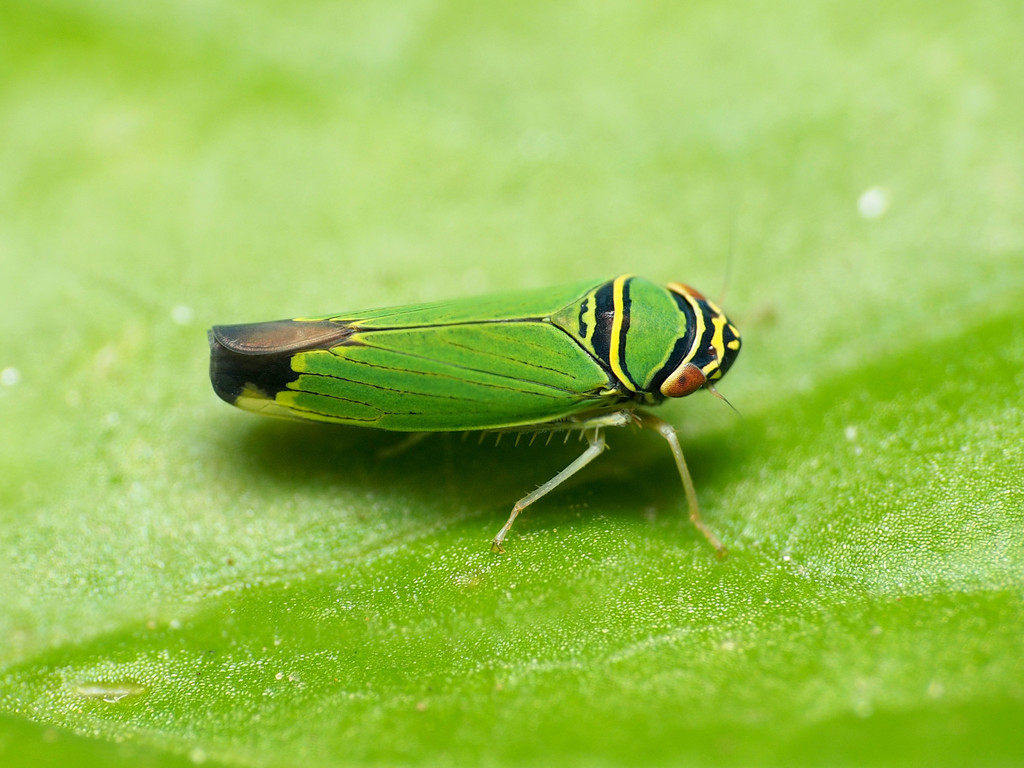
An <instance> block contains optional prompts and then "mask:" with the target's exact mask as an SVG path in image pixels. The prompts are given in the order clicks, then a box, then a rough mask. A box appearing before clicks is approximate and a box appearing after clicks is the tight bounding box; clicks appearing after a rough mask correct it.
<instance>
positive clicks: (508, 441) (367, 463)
mask: <svg viewBox="0 0 1024 768" xmlns="http://www.w3.org/2000/svg"><path fill="white" fill-rule="evenodd" d="M239 430H240V431H241V432H242V434H241V435H240V436H239V439H237V441H236V442H235V444H236V446H238V449H237V450H236V451H235V455H236V457H237V461H236V464H237V466H238V471H239V472H240V473H242V474H243V475H246V476H248V477H247V478H246V480H247V481H251V482H253V483H257V484H265V483H268V482H272V483H274V484H275V485H277V486H285V487H288V488H289V489H291V490H293V491H294V492H295V493H296V494H301V495H304V496H308V497H310V498H320V499H327V498H336V497H337V496H338V495H348V494H351V493H355V494H370V495H373V496H375V497H378V498H379V497H381V496H382V495H387V496H389V497H391V498H395V499H402V500H404V501H405V502H406V503H407V504H412V505H414V506H424V507H428V508H434V509H438V510H439V512H438V514H443V511H441V510H444V509H451V510H454V511H457V512H460V513H462V514H465V513H467V512H472V513H475V514H479V515H481V516H486V515H493V517H494V520H493V522H494V524H495V526H497V525H499V524H500V523H501V522H502V521H503V520H504V514H506V513H507V510H508V509H510V508H511V506H512V504H513V503H515V501H516V500H518V499H519V498H521V497H522V496H523V495H524V494H526V493H528V492H530V491H531V490H533V489H534V488H535V487H537V486H538V485H540V484H541V483H543V482H544V481H546V480H547V479H548V478H550V477H552V476H553V475H554V474H555V473H556V472H558V471H559V470H561V469H562V468H563V467H565V466H566V465H567V464H569V462H571V461H572V460H573V459H575V458H576V457H577V456H578V455H579V454H580V453H581V452H582V451H583V449H584V447H585V446H586V443H585V442H583V441H581V440H579V439H578V435H577V434H576V433H572V434H570V435H569V436H568V439H566V438H565V435H564V434H554V435H552V436H551V437H550V440H549V435H548V434H543V433H542V434H539V435H537V436H536V437H535V439H534V440H533V441H532V444H531V440H530V438H531V435H529V434H526V435H520V436H519V437H520V439H519V441H518V444H517V441H516V437H517V435H516V434H513V433H504V434H502V433H495V432H485V433H480V432H468V433H461V432H455V433H446V432H442V433H433V434H427V435H424V436H423V438H422V439H420V440H418V441H416V442H414V443H413V444H410V445H404V441H406V440H407V439H408V435H407V433H400V432H381V431H377V430H364V429H359V428H356V427H345V426H339V425H334V424H330V425H319V424H303V423H292V422H285V421H281V422H267V423H261V424H258V425H251V426H245V427H239ZM607 437H608V442H609V445H610V449H609V450H608V451H607V452H606V453H605V454H604V455H602V456H600V457H599V458H598V459H597V460H596V461H595V462H594V463H593V464H592V465H591V466H589V467H587V468H586V469H584V470H583V471H582V472H580V473H579V475H577V476H575V477H573V478H572V479H570V480H569V481H568V482H566V483H565V484H564V485H563V486H562V487H559V488H558V489H557V490H555V491H554V492H552V493H551V494H550V496H547V497H545V498H544V499H543V500H542V501H541V502H539V503H538V504H537V505H536V506H535V507H532V508H530V509H528V510H527V511H525V512H524V513H523V516H522V518H521V520H522V521H523V524H522V527H523V530H526V529H528V527H536V526H545V527H548V526H551V527H554V526H557V525H558V524H559V523H562V522H565V521H566V520H574V519H578V518H579V517H580V515H581V514H582V513H583V510H590V511H591V512H592V513H599V514H602V515H614V516H616V517H621V518H622V519H629V518H635V519H636V520H638V521H640V520H642V519H643V516H644V515H645V514H646V513H648V512H649V511H650V510H652V509H654V510H656V511H657V513H658V515H659V516H674V515H677V516H678V517H679V525H680V526H687V525H688V523H687V519H686V513H685V499H684V495H683V489H682V487H681V486H680V483H679V477H678V474H677V472H676V469H675V465H674V463H673V460H672V456H671V454H670V453H669V452H668V451H666V450H664V445H663V443H662V442H661V441H660V440H659V439H658V438H657V437H656V436H655V435H653V434H644V433H641V432H640V431H638V430H634V429H629V428H626V429H616V430H610V431H609V433H608V435H607ZM715 456H716V449H715V445H714V442H713V441H700V442H699V443H698V445H697V446H694V449H693V450H690V449H689V448H688V449H687V458H688V460H689V461H690V462H691V466H692V467H693V468H694V470H695V474H696V475H697V477H698V480H697V483H698V488H700V487H701V484H702V482H703V481H704V479H705V473H706V472H707V473H708V474H711V475H717V474H718V472H717V471H716V470H715V469H714V467H715V466H717V465H718V464H719V463H721V465H722V471H723V472H724V471H725V466H724V465H725V464H726V462H727V459H726V458H725V457H721V462H719V460H718V459H717V458H716V457H715ZM531 517H532V518H534V522H527V521H529V519H530V518H531ZM489 532H490V526H487V527H486V531H484V532H483V536H484V537H486V536H487V534H488V533H489Z"/></svg>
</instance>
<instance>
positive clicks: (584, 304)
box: [579, 297, 590, 339]
mask: <svg viewBox="0 0 1024 768" xmlns="http://www.w3.org/2000/svg"><path fill="white" fill-rule="evenodd" d="M589 306H590V298H589V297H588V298H585V299H583V301H581V302H580V317H579V323H580V331H579V333H580V338H581V339H585V338H587V321H586V319H585V318H586V316H587V308H588V307H589Z"/></svg>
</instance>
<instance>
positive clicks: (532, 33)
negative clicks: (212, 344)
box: [0, 0, 1024, 766]
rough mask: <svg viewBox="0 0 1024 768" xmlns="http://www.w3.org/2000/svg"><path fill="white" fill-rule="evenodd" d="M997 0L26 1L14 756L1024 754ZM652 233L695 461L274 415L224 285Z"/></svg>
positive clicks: (1023, 158)
mask: <svg viewBox="0 0 1024 768" xmlns="http://www.w3.org/2000/svg"><path fill="white" fill-rule="evenodd" d="M1022 22H1024V18H1022V12H1021V9H1020V8H1016V7H1010V6H1009V5H1007V4H1004V3H996V2H991V3H986V2H982V3H974V4H969V5H968V4H959V3H938V4H936V3H929V4H924V3H904V4H897V5H895V6H894V5H892V4H884V3H874V2H872V3H868V4H863V3H862V4H857V5H855V6H854V5H848V4H841V3H831V2H827V3H818V4H815V5H814V6H813V7H812V6H808V5H807V4H801V3H776V4H772V5H764V4H756V3H738V4H717V3H706V4H688V5H680V6H678V7H675V6H672V7H669V6H664V7H655V6H638V5H636V4H629V3H617V4H615V3H613V4H597V5H594V4H591V5H585V4H584V5H581V4H575V5H566V4H541V3H537V4H534V3H526V4H516V5H515V6H514V7H513V6H509V7H508V8H504V7H502V6H500V5H497V4H491V5H488V4H474V3H448V4H438V3H426V2H412V1H411V0H410V1H409V2H402V3H399V4H397V5H381V4H374V3H343V4H332V3H318V2H310V3H303V4H299V5H294V4H292V5H288V6H277V5H274V4H269V3H263V4H260V3H255V4H254V3H245V4H242V3H232V2H221V3H205V4H188V3H186V4H178V5H171V6H167V5H159V4H158V5H152V4H150V5H146V4H143V5H139V4H132V3H127V2H117V1H115V2H108V3H104V4H102V5H100V6H95V5H90V4H87V3H82V2H75V1H73V0H49V1H48V2H41V3H39V2H37V3H31V4H29V3H22V2H17V1H16V2H10V3H6V4H3V5H2V6H0V67H2V68H3V70H4V71H5V72H6V73H7V74H8V77H6V78H2V79H0V89H2V97H3V103H4V105H5V109H4V111H3V114H2V115H0V139H2V140H0V168H3V169H4V173H3V182H2V183H0V265H2V268H3V272H2V275H3V280H2V281H0V327H2V329H3V344H2V346H0V425H2V433H0V434H2V437H3V439H2V440H0V523H2V527H0V531H2V533H0V558H2V559H3V561H4V563H5V567H4V568H3V569H0V594H2V595H3V596H4V597H3V601H2V607H0V638H2V642H0V757H2V760H3V763H4V764H5V765H32V766H39V765H48V764H51V765H69V764H90V763H103V764H111V765H118V764H126V765H127V764H133V765H139V764H143V765H159V766H163V765H181V764H196V763H203V764H207V765H209V764H223V765H253V766H278V765H280V766H286V765H296V764H309V765H323V766H334V765H339V766H340V765H367V764H381V765H393V764H429V765H438V764H441V765H467V764H476V765H512V764H559V765H598V764H599V765H609V766H617V765H636V764H652V765H653V764H679V765H706V764H709V763H712V762H713V763H715V764H729V765H744V766H746V765H780V766H792V765H805V764H828V765H850V766H855V765H856V766H861V765H908V764H913V765H924V764H954V765H984V766H991V765H1016V764H1019V763H1020V761H1021V759H1022V758H1024V744H1022V743H1021V740H1020V738H1019V736H1017V731H1016V729H1017V727H1018V724H1019V722H1020V721H1021V719H1022V717H1024V656H1022V654H1021V653H1020V650H1019V649H1020V637H1021V635H1022V632H1024V609H1022V599H1024V588H1022V584H1024V536H1022V535H1021V532H1022V528H1024V484H1022V482H1021V480H1020V477H1021V468H1022V467H1024V409H1022V407H1021V392H1022V389H1024V268H1022V265H1024V216H1022V211H1024V171H1022V169H1024V144H1022V143H1021V141H1020V126H1021V125H1024V101H1021V99H1020V98H1019V87H1020V83H1021V82H1022V81H1024V60H1022V59H1021V57H1020V56H1019V55H1017V50H1018V48H1019V34H1018V31H1019V29H1021V24H1022ZM622 271H636V272H639V273H642V274H644V275H645V276H647V277H650V278H652V279H655V280H659V281H668V280H682V281H685V282H687V283H690V284H693V285H696V286H698V287H700V288H702V289H703V290H704V291H705V292H707V293H708V294H709V295H712V296H714V295H716V292H720V287H721V286H722V285H723V283H727V291H726V296H725V297H724V298H723V300H722V303H723V304H724V305H725V307H726V309H727V310H728V312H729V314H730V317H732V318H733V319H734V320H735V321H736V323H737V325H739V327H740V329H741V330H742V331H743V333H744V349H743V353H742V355H741V356H740V359H739V362H738V363H737V365H736V366H735V367H734V369H733V370H732V371H731V372H730V374H729V376H728V377H727V378H726V379H725V380H724V382H723V383H722V385H721V387H720V389H721V391H722V392H723V394H725V395H726V396H727V397H728V398H729V399H730V401H731V402H732V403H733V404H734V405H735V406H736V407H737V409H738V410H739V411H740V412H741V413H742V414H743V417H742V418H737V417H736V416H735V415H734V414H732V413H731V412H730V411H729V409H727V408H725V407H724V406H723V405H722V404H721V403H718V402H717V401H715V400H714V399H713V398H710V397H704V396H695V397H692V398H689V399H688V400H686V401H684V402H682V403H677V404H673V405H667V406H665V407H663V409H662V412H661V415H663V416H664V417H665V418H667V419H669V420H670V421H672V422H673V423H675V424H677V425H678V426H679V427H680V429H681V432H682V435H683V440H684V448H685V450H686V452H687V458H688V461H689V462H690V466H691V470H692V471H693V474H694V478H695V481H696V483H697V490H698V495H699V497H700V500H701V504H702V506H703V513H704V516H705V519H706V520H707V522H708V523H709V524H710V525H711V526H712V528H713V529H714V530H715V531H716V532H717V533H718V535H719V536H720V537H721V538H722V540H723V541H724V542H725V543H726V545H727V546H728V548H729V555H728V557H726V558H725V559H724V560H721V561H719V560H717V559H716V558H715V556H714V552H713V551H712V550H711V548H710V547H709V546H708V545H707V543H706V542H705V541H704V540H703V538H702V537H701V536H700V534H699V533H697V532H696V531H694V530H693V529H692V527H691V526H690V525H689V523H688V521H687V520H686V516H685V512H684V509H683V506H684V505H683V494H682V489H681V488H680V487H679V482H678V477H677V476H676V475H675V468H674V465H673V461H672V458H671V456H670V455H669V454H668V452H667V451H666V450H665V447H664V444H663V443H662V442H661V441H660V440H659V439H658V438H657V437H656V436H654V435H651V434H646V433H643V432H634V431H629V430H623V431H622V432H621V434H610V435H609V436H608V439H609V443H610V444H611V447H612V450H611V451H609V452H608V453H607V454H606V455H605V456H602V457H601V459H600V460H599V461H598V462H596V463H595V465H594V466H593V467H591V468H588V469H587V470H586V471H585V472H583V473H581V474H580V475H579V476H578V477H576V478H574V480H573V481H572V482H571V483H569V484H567V485H566V486H564V487H562V488H560V489H559V490H558V491H557V492H555V493H553V494H551V495H550V496H548V497H546V498H545V499H544V500H543V501H541V502H540V503H538V504H537V505H535V506H534V507H531V508H530V509H529V510H528V511H527V512H526V513H524V514H523V515H522V516H521V518H520V520H519V521H518V522H517V524H516V527H515V528H514V529H513V533H512V535H511V536H510V538H509V540H508V542H507V546H508V553H507V554H506V555H505V556H500V557H499V556H495V555H493V554H492V553H491V552H490V551H489V541H490V538H491V537H492V536H493V535H494V533H495V532H496V530H497V529H498V527H499V526H500V525H501V523H502V522H503V521H504V519H505V517H506V516H507V514H508V509H509V506H510V505H511V503H512V502H513V501H514V500H515V499H517V498H519V497H520V496H521V495H522V494H523V493H525V492H526V491H528V490H530V489H531V488H532V487H534V486H535V485H536V484H539V483H540V482H543V481H544V480H546V479H547V478H549V477H550V476H551V475H552V474H554V472H556V471H557V470H558V469H560V468H561V467H563V466H564V465H565V464H567V463H568V462H569V461H571V460H572V458H573V457H574V456H575V455H577V454H578V453H579V451H580V450H581V448H580V446H578V445H577V444H575V442H572V441H570V443H569V444H566V445H563V444H562V443H561V442H560V441H555V442H554V443H552V444H551V445H550V446H545V445H543V444H542V443H543V441H538V442H537V444H536V445H534V446H532V447H527V446H526V445H519V446H515V445H513V444H512V442H513V441H512V440H511V439H509V438H506V439H505V440H504V441H503V442H502V443H501V444H500V445H497V446H495V445H494V437H493V436H491V437H489V438H488V439H487V441H485V442H484V443H483V444H479V443H478V441H477V439H476V437H475V436H472V437H470V438H469V439H466V440H463V439H462V438H461V437H460V436H458V435H435V436H432V437H430V438H428V439H427V440H426V441H424V442H422V443H420V444H418V445H416V446H412V447H410V448H408V449H407V450H405V451H404V452H400V453H398V454H397V455H392V456H388V457H387V458H382V456H381V454H382V452H384V453H387V452H388V451H387V449H389V448H393V447H394V446H396V445H397V444H398V443H399V442H400V440H401V436H396V435H389V434H382V433H376V432H371V431H359V430H353V429H342V428H332V427H327V426H317V425H302V424H291V423H277V422H272V421H264V420H260V419H257V418H254V417H252V416H250V415H247V414H243V413H241V412H237V411H234V410H232V409H229V408H227V407H226V406H224V404H223V403H221V402H220V401H218V400H217V398H216V397H215V396H214V395H213V393H212V392H211V390H210V387H209V382H208V380H207V375H206V365H207V347H206V340H205V329H206V328H207V327H208V326H210V325H211V324H213V323H230V322H247V321H257V320H269V319H274V318H281V317H291V316H296V315H314V314H325V313H328V312H335V311H344V310H355V309H361V308H366V307H371V306H381V305H386V304H398V303H407V302H413V301H424V300H432V299H445V298H449V297H455V296H465V295H472V294H473V293H474V292H478V291H485V290H491V289H507V288H518V287H537V286H543V285H547V284H554V283H557V282H565V281H569V280H574V279H587V278H591V277H602V276H609V275H613V274H616V273H618V272H622Z"/></svg>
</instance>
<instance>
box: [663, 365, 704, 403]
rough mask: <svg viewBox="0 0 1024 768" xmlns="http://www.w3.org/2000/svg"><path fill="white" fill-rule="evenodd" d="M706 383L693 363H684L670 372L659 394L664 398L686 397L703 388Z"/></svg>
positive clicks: (702, 374) (702, 372)
mask: <svg viewBox="0 0 1024 768" xmlns="http://www.w3.org/2000/svg"><path fill="white" fill-rule="evenodd" d="M707 381H708V377H707V376H705V375H704V371H702V370H701V369H700V368H698V367H697V366H696V365H694V364H693V363H686V364H685V365H681V366H679V367H678V368H677V369H676V370H674V371H672V373H671V374H670V375H669V377H668V378H667V379H665V383H664V384H662V385H661V394H663V395H664V396H665V397H686V396H687V395H690V394H693V393H694V392H696V391H697V390H698V389H700V388H701V387H703V386H704V385H705V384H706V383H707Z"/></svg>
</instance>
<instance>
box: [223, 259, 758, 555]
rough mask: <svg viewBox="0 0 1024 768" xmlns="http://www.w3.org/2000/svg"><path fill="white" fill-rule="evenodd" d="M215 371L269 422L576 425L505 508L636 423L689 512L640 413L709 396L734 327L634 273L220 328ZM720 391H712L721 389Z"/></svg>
mask: <svg viewBox="0 0 1024 768" xmlns="http://www.w3.org/2000/svg"><path fill="white" fill-rule="evenodd" d="M209 340H210V349H211V356H210V379H211V381H212V383H213V389H214V391H215V392H216V393H217V394H218V395H219V396H220V397H221V398H222V399H223V400H225V401H227V402H228V403H231V404H233V405H237V406H239V407H240V408H244V409H245V410H249V411H255V412H256V413H262V414H266V415H269V416H280V417H286V418H297V419H310V420H313V421H327V422H336V423H339V424H348V425H353V426H361V427H373V428H376V429H386V430H397V431H405V432H455V431H470V430H482V431H499V432H503V431H517V432H554V431H578V432H580V433H582V434H583V435H584V436H585V437H586V440H587V448H586V450H584V451H583V453H582V454H581V455H580V456H579V457H578V458H577V459H576V460H575V461H573V462H572V463H571V464H569V466H567V467H566V468H565V469H563V470H562V471H561V472H559V473H558V474H557V475H555V476H554V477H553V478H551V479H550V480H548V481H547V482H546V483H544V484H543V485H541V486H540V487H538V488H537V489H536V490H534V491H533V492H532V493H529V494H527V495H526V496H524V497H523V498H522V499H520V500H519V501H518V502H516V504H515V505H514V506H513V507H512V513H511V514H510V515H509V518H508V520H507V522H506V523H505V525H504V526H502V528H501V530H500V531H498V533H497V535H496V536H495V537H494V539H493V541H492V542H491V545H492V549H493V550H494V551H495V552H499V553H500V552H504V547H503V543H504V541H505V537H506V536H507V535H508V533H509V530H511V528H512V524H513V523H514V522H515V519H516V516H517V515H518V514H519V513H520V512H521V511H522V510H523V509H525V508H526V507H528V506H530V505H531V504H533V503H534V502H535V501H537V499H539V498H541V497H542V496H544V495H546V494H547V493H550V492H551V491H552V490H553V489H555V488H557V487H558V486H559V485H561V484H562V483H563V482H565V481H566V480H567V479H568V478H570V477H571V476H573V475H574V474H576V473H577V472H579V471H580V470H581V469H583V468H584V467H585V466H587V465H588V464H589V463H590V462H591V461H593V460H594V459H595V458H597V456H599V455H600V454H601V453H602V452H603V451H604V450H605V448H606V443H605V438H604V430H605V429H606V428H607V427H620V426H625V425H628V424H640V425H641V426H644V427H648V428H651V429H653V430H655V431H656V432H658V434H660V435H661V436H662V437H663V438H664V439H665V440H666V441H667V442H668V444H669V447H670V448H671V450H672V455H673V456H674V457H675V462H676V466H677V468H678V470H679V476H680V478H681V479H682V482H683V488H684V491H685V493H686V499H687V504H688V508H689V515H690V520H691V521H692V522H693V524H694V525H695V526H696V527H697V528H698V529H699V530H700V531H701V532H702V533H703V534H704V536H705V537H706V538H707V539H708V541H709V542H710V543H711V544H712V545H713V546H714V547H715V549H716V550H717V551H718V552H719V553H722V552H723V551H724V548H723V547H722V543H721V542H720V541H719V539H718V537H717V536H715V534H714V532H712V531H711V529H710V528H709V527H708V526H707V525H706V524H705V523H704V521H703V520H702V519H701V516H700V512H699V509H698V506H697V496H696V492H695V491H694V488H693V481H692V480H691V478H690V473H689V470H688V469H687V467H686V461H685V459H684V458H683V451H682V448H681V447H680V445H679V439H678V437H677V436H676V432H675V430H674V429H673V427H672V426H671V425H670V424H668V423H667V422H665V421H663V420H661V419H659V418H657V417H656V416H653V415H652V414H649V413H646V412H644V411H642V410H639V409H640V408H641V407H643V406H652V405H657V404H658V403H660V402H662V401H663V400H665V399H666V398H675V397H685V396H686V395H689V394H692V393H694V392H696V391H697V390H699V389H702V388H708V389H711V391H712V392H714V391H715V390H714V386H713V384H714V382H715V381H717V380H718V379H720V378H721V377H722V376H723V375H725V373H726V371H728V370H729V368H730V367H731V366H732V364H733V362H734V361H735V360H736V356H737V355H738V354H739V351H740V334H739V331H738V330H737V329H736V327H735V326H734V325H733V324H732V323H730V322H729V320H728V318H726V316H725V314H724V313H723V312H722V311H721V310H720V309H719V308H718V307H717V306H716V305H715V304H714V303H712V302H711V301H709V300H708V299H706V298H705V297H704V296H703V295H702V294H701V293H699V292H698V291H696V290H694V289H693V288H690V287H689V286H686V285H683V284H682V283H669V284H668V285H667V286H664V287H662V286H659V285H656V284H655V283H652V282H650V281H649V280H645V279H644V278H641V277H636V276H635V275H628V274H627V275H619V276H618V277H615V278H612V279H610V280H601V281H598V282H594V281H589V282H581V283H575V284H572V285H563V286H559V287H555V288H547V289H542V290H533V291H522V292H515V293H498V294H493V295H489V296H482V297H478V298H471V299H459V300H455V301H447V302H438V303H431V304H414V305H409V306H402V307H390V308H384V309H373V310H367V311H363V312H349V313H343V314H338V315H329V316H327V317H316V318H296V319H294V320H278V321H273V322H265V323H251V324H243V325H218V326H215V327H214V328H213V329H211V330H210V332H209ZM716 394H717V393H716Z"/></svg>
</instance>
